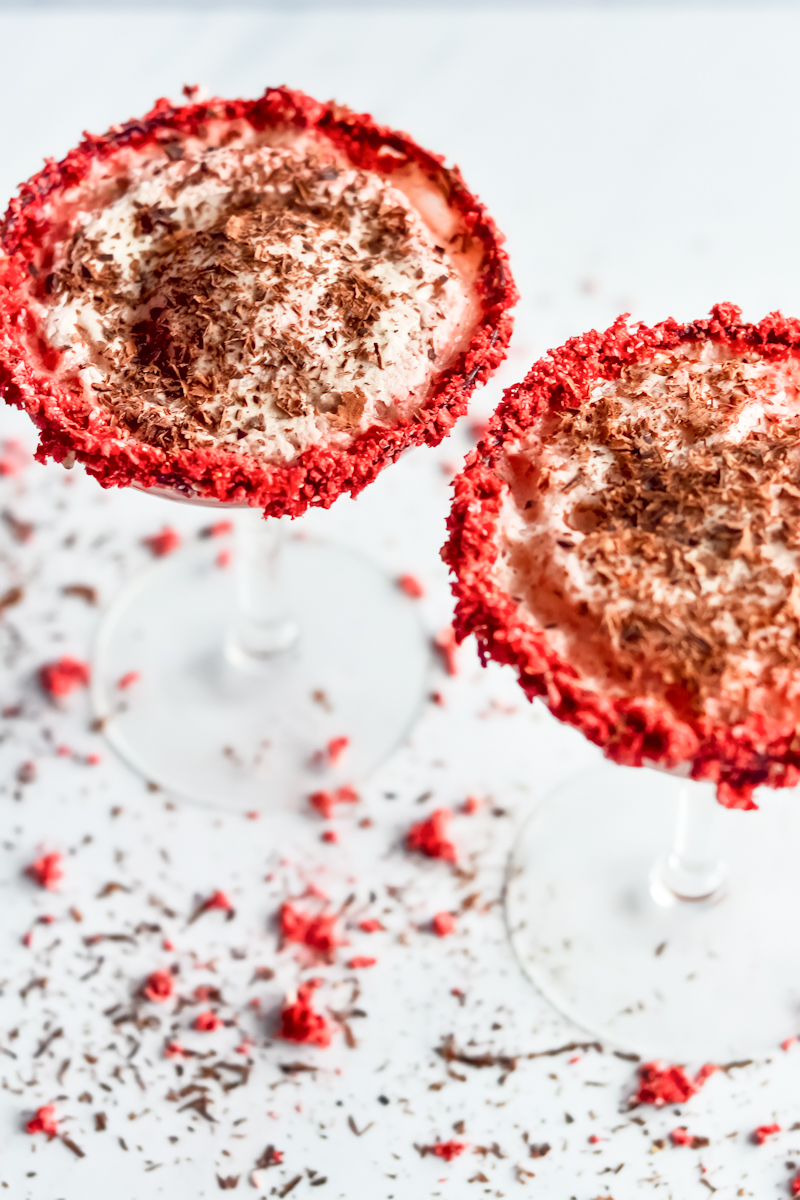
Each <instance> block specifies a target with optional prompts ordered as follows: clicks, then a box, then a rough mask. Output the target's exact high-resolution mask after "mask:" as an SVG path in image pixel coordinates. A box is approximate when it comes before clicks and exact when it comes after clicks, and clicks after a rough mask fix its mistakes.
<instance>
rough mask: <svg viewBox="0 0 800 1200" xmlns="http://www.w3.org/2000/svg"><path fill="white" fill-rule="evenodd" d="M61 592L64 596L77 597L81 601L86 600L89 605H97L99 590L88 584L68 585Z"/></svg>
mask: <svg viewBox="0 0 800 1200" xmlns="http://www.w3.org/2000/svg"><path fill="white" fill-rule="evenodd" d="M61 592H62V595H64V596H76V597H77V598H78V599H79V600H85V601H86V603H87V604H97V599H98V597H97V588H94V587H91V586H90V585H89V584H88V583H68V584H66V585H65V586H64V587H62V589H61Z"/></svg>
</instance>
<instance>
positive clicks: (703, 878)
mask: <svg viewBox="0 0 800 1200" xmlns="http://www.w3.org/2000/svg"><path fill="white" fill-rule="evenodd" d="M678 789H679V790H678V813H677V819H676V822H675V832H674V835H673V842H672V848H671V850H670V851H669V853H668V854H667V855H666V857H664V858H660V859H658V860H657V862H656V864H655V866H654V867H653V869H652V871H651V874H650V890H651V893H652V895H653V898H654V899H655V900H656V901H657V902H658V903H659V904H672V903H675V902H676V901H681V900H683V901H691V900H711V899H716V898H718V897H719V896H720V895H721V893H722V891H723V889H724V886H725V880H726V876H727V870H726V867H725V864H724V862H722V861H721V859H719V858H717V857H716V855H715V853H714V825H715V817H717V816H718V807H717V800H716V797H715V795H714V788H713V785H712V784H709V783H700V782H697V781H695V780H691V779H682V780H680V782H679V784H678Z"/></svg>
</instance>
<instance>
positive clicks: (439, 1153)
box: [425, 1138, 469, 1162]
mask: <svg viewBox="0 0 800 1200" xmlns="http://www.w3.org/2000/svg"><path fill="white" fill-rule="evenodd" d="M468 1145H469V1143H468V1142H457V1141H455V1139H454V1138H451V1139H450V1141H449V1142H434V1143H433V1145H432V1146H426V1147H425V1149H426V1150H427V1152H428V1154H435V1155H436V1157H437V1158H443V1159H444V1161H445V1162H452V1161H453V1159H454V1158H458V1156H459V1154H463V1153H464V1151H465V1150H466V1148H467V1146H468Z"/></svg>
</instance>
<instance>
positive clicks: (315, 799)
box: [308, 784, 360, 821]
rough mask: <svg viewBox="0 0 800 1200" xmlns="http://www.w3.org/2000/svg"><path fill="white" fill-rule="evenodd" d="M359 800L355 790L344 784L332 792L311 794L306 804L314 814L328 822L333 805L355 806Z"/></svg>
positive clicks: (331, 814)
mask: <svg viewBox="0 0 800 1200" xmlns="http://www.w3.org/2000/svg"><path fill="white" fill-rule="evenodd" d="M359 799H360V797H359V794H358V792H357V791H356V790H355V788H352V787H350V785H349V784H345V785H344V786H343V787H340V788H335V789H334V790H333V791H320V792H313V793H312V794H311V795H310V796H309V797H308V802H309V804H310V805H311V807H312V808H313V809H314V811H315V812H318V813H319V815H320V816H321V817H324V818H325V820H326V821H327V820H330V818H331V817H332V816H333V806H334V804H356V803H357V802H358V800H359Z"/></svg>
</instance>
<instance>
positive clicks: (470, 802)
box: [459, 796, 481, 817]
mask: <svg viewBox="0 0 800 1200" xmlns="http://www.w3.org/2000/svg"><path fill="white" fill-rule="evenodd" d="M480 806H481V802H480V800H479V799H478V798H477V796H467V798H466V800H465V801H464V803H463V804H462V805H461V808H460V809H459V812H462V813H463V814H464V816H466V817H472V816H474V815H475V813H476V812H477V811H478V809H479V808H480Z"/></svg>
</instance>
